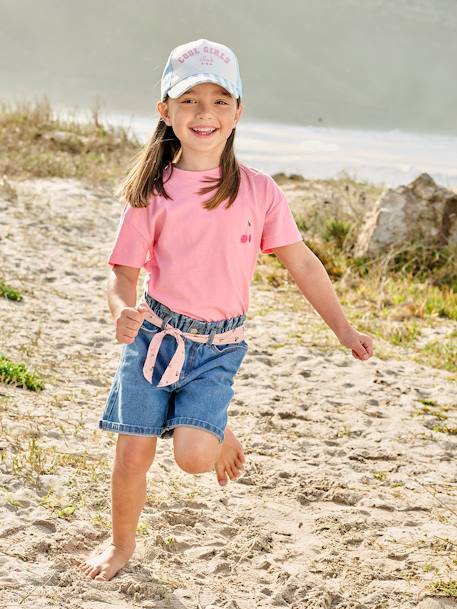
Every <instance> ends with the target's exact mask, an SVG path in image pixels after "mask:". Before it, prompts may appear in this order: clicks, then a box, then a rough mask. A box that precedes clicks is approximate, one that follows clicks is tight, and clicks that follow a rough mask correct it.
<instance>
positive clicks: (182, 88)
mask: <svg viewBox="0 0 457 609" xmlns="http://www.w3.org/2000/svg"><path fill="white" fill-rule="evenodd" d="M204 82H212V83H214V84H215V85H220V86H221V87H223V88H224V89H226V90H227V91H228V92H229V93H230V95H232V96H233V97H234V98H235V99H238V97H239V95H238V92H237V91H236V90H235V88H234V87H233V85H231V84H230V83H229V82H228V81H226V80H225V79H221V78H218V77H217V76H214V75H212V74H210V75H209V76H208V75H205V74H196V75H194V76H189V77H188V78H185V79H184V80H182V81H181V82H180V83H178V84H177V85H175V86H174V87H172V88H171V89H170V90H169V91H168V97H172V98H173V99H176V98H177V97H179V96H180V95H182V94H183V93H185V92H186V91H188V90H189V89H191V88H192V87H193V86H194V85H199V84H201V83H204Z"/></svg>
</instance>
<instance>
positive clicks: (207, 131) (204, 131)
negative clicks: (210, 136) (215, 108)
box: [192, 127, 216, 133]
mask: <svg viewBox="0 0 457 609" xmlns="http://www.w3.org/2000/svg"><path fill="white" fill-rule="evenodd" d="M192 130H193V131H197V132H198V133H212V132H213V131H216V129H198V128H195V127H192Z"/></svg>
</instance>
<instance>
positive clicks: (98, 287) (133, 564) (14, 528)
mask: <svg viewBox="0 0 457 609" xmlns="http://www.w3.org/2000/svg"><path fill="white" fill-rule="evenodd" d="M9 183H10V184H11V186H12V191H11V193H10V194H9V195H8V193H6V192H5V191H4V192H3V193H2V194H1V196H0V250H1V256H2V274H3V276H4V278H5V280H7V282H8V284H10V285H12V286H13V287H16V288H17V289H20V290H21V292H22V293H23V300H22V301H20V302H14V301H11V300H8V299H6V298H1V299H0V324H1V349H0V352H1V353H3V354H5V355H7V356H8V357H9V358H11V359H12V360H14V361H16V362H25V363H26V364H27V366H28V367H29V368H31V369H32V370H34V371H36V372H37V373H39V374H40V375H41V376H42V377H43V379H44V382H45V388H44V390H43V391H37V392H33V391H28V390H26V389H22V388H17V387H14V386H12V385H5V384H2V385H0V408H1V420H2V427H1V438H0V448H1V454H2V461H1V466H0V485H1V493H0V498H1V499H0V500H1V513H2V518H1V524H0V607H4V608H5V609H6V608H8V609H19V608H21V609H29V608H32V607H33V608H35V609H36V608H40V609H41V608H43V609H44V608H46V609H47V608H51V607H62V608H66V609H73V608H74V609H76V608H77V609H105V608H107V607H113V608H116V609H127V608H129V609H131V608H133V607H143V608H154V609H165V608H169V609H254V608H256V609H257V608H258V609H273V608H284V609H285V608H288V609H393V608H395V609H396V608H399V609H412V608H415V607H420V608H421V609H450V608H451V607H457V602H456V598H445V596H446V594H448V592H449V591H446V589H445V586H444V585H441V587H440V584H439V582H444V581H446V582H452V581H453V582H456V580H457V493H456V489H457V468H456V464H455V456H456V449H457V435H456V434H455V433H443V432H440V431H436V429H435V428H436V423H437V421H439V416H438V417H437V414H436V412H437V411H439V412H442V413H443V412H444V413H445V416H446V425H447V426H448V427H449V428H454V429H455V428H456V426H457V409H456V387H457V385H456V383H455V380H453V379H452V378H451V377H452V375H451V373H449V372H446V371H444V370H438V369H436V368H428V367H426V366H424V365H420V364H418V363H415V362H414V361H412V360H411V359H408V358H405V357H403V358H400V357H399V358H398V359H380V358H379V357H377V356H376V355H375V357H373V358H372V359H370V360H369V361H368V362H361V361H357V360H355V359H354V358H353V357H352V355H351V353H350V352H349V351H348V350H346V349H344V348H342V347H341V346H340V345H339V344H338V341H337V339H336V337H335V336H334V335H333V334H332V333H331V331H330V330H329V329H327V330H325V328H324V329H323V328H322V325H323V322H322V321H321V320H320V319H319V318H318V316H317V314H316V313H315V312H313V310H312V309H311V307H310V306H309V304H308V303H306V302H305V301H304V299H303V297H302V296H301V295H300V294H299V293H298V291H297V290H293V289H291V290H290V294H289V295H285V294H284V292H283V291H282V290H274V289H273V288H267V287H261V286H259V285H253V286H252V289H251V306H250V309H249V311H248V319H247V324H246V328H247V342H248V343H249V351H248V353H247V355H246V357H245V360H244V362H243V365H242V368H241V369H240V371H239V373H238V375H237V377H236V379H235V383H234V389H235V397H234V399H233V401H232V403H231V405H230V409H229V420H230V424H231V427H232V429H233V430H234V432H235V433H236V435H237V436H238V437H239V439H240V441H241V442H242V444H243V447H244V451H245V456H246V468H245V470H244V472H243V473H242V475H241V477H240V478H239V479H238V480H237V481H234V482H229V483H228V485H227V486H226V487H225V488H222V487H220V486H219V485H218V483H217V481H216V476H215V473H214V472H209V473H205V474H201V475H195V476H194V475H189V474H186V473H184V472H183V471H182V470H180V469H179V467H178V466H177V465H176V464H175V462H174V459H173V452H172V442H171V440H170V439H166V440H159V441H158V448H157V456H156V459H155V461H154V464H153V466H152V467H151V470H150V472H149V475H148V500H147V504H146V506H145V510H144V512H143V514H142V517H141V519H140V525H139V531H138V545H137V550H136V553H135V555H134V557H133V558H132V559H131V560H130V562H129V563H128V565H127V566H126V567H125V568H124V569H123V570H122V571H121V572H120V573H119V574H118V575H117V576H116V577H115V578H113V579H112V580H111V581H110V582H108V583H103V582H99V581H94V580H91V579H89V578H86V577H85V576H84V575H83V574H82V573H81V572H79V571H78V570H77V568H76V560H77V559H81V558H84V557H86V556H87V555H88V554H89V553H95V552H96V551H97V550H99V549H100V548H102V547H103V546H104V544H105V543H106V541H107V540H108V539H109V537H110V530H109V528H110V512H109V509H110V501H109V492H110V468H111V462H112V456H113V452H114V447H115V439H116V436H115V434H111V433H107V432H103V431H100V430H99V429H98V426H97V423H98V418H99V416H100V414H101V412H102V410H103V407H104V403H105V399H106V396H107V394H108V391H109V386H110V383H111V378H112V375H113V374H114V372H115V369H116V366H117V361H118V355H119V353H120V348H121V347H120V345H119V344H117V343H116V341H115V339H114V330H113V324H112V321H111V316H110V314H109V311H108V306H107V303H106V295H105V291H106V279H107V274H108V266H107V264H106V257H107V253H108V252H109V249H110V246H111V243H112V240H113V236H114V234H115V230H116V227H117V223H118V218H119V214H120V210H121V204H120V202H119V201H117V200H115V199H114V198H113V197H112V196H111V195H110V193H109V192H107V191H106V192H105V191H103V190H101V189H100V190H89V189H88V188H87V187H85V186H83V185H82V184H81V183H80V182H79V181H77V180H72V179H60V178H50V179H34V180H24V181H13V180H11V181H10V182H9ZM13 191H14V192H13ZM139 286H141V281H140V283H139ZM443 324H444V326H446V328H449V327H453V328H454V329H455V325H456V324H455V322H451V321H449V320H447V321H443ZM446 324H447V325H446ZM437 332H439V329H438V330H437ZM400 351H401V349H400V348H399V353H400ZM375 354H376V346H375ZM427 404H432V405H434V406H433V409H434V411H433V409H431V408H426V406H427ZM431 410H432V412H431ZM455 585H456V589H455V594H454V596H457V584H455ZM449 596H451V595H450V594H449Z"/></svg>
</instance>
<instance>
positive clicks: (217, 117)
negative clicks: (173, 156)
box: [157, 82, 243, 167]
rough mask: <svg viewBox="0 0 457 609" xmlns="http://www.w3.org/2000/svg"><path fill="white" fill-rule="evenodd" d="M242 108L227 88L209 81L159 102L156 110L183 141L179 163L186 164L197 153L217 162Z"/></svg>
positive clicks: (203, 157) (203, 160) (201, 156)
mask: <svg viewBox="0 0 457 609" xmlns="http://www.w3.org/2000/svg"><path fill="white" fill-rule="evenodd" d="M242 110H243V106H242V104H241V103H240V106H239V108H238V107H237V101H236V99H235V98H234V97H232V96H231V95H230V93H229V92H228V91H226V89H224V88H223V87H221V86H219V85H217V84H215V83H206V82H205V83H201V84H199V85H195V86H193V87H192V89H189V90H188V91H186V92H185V93H183V95H181V97H177V98H176V99H173V98H168V100H167V101H166V102H157V111H158V112H159V114H160V115H161V117H162V119H163V120H164V121H165V123H166V124H167V125H169V126H171V127H172V128H173V131H174V133H175V135H176V137H177V138H178V139H179V141H180V142H181V147H182V157H181V160H180V164H186V165H189V159H191V158H196V154H198V155H199V157H200V158H201V160H202V162H203V163H205V162H206V163H208V162H209V163H212V164H211V167H212V166H214V165H218V164H219V161H220V156H221V154H222V151H223V150H224V146H225V144H226V142H227V139H228V137H229V136H230V134H231V133H232V130H233V128H234V127H235V125H236V123H237V121H238V119H239V118H240V116H241V113H242Z"/></svg>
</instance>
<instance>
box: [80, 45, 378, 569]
mask: <svg viewBox="0 0 457 609" xmlns="http://www.w3.org/2000/svg"><path fill="white" fill-rule="evenodd" d="M241 92H242V90H241V79H240V73H239V68H238V61H237V58H236V56H235V54H234V53H233V51H232V50H231V49H229V48H228V47H226V46H224V45H222V44H219V43H216V42H211V41H209V40H204V39H201V40H196V41H194V42H190V43H188V44H184V45H182V46H178V47H176V48H175V49H173V50H172V52H171V54H170V56H169V58H168V62H167V64H166V66H165V69H164V72H163V75H162V80H161V100H160V101H159V102H157V111H158V112H159V114H160V120H159V122H158V124H157V127H156V130H155V132H154V134H153V135H152V138H151V139H150V141H149V142H148V144H147V145H146V146H145V147H144V149H143V150H142V151H141V153H140V155H139V157H138V158H137V160H136V162H135V164H134V166H133V168H132V170H131V171H130V173H129V175H128V176H127V178H126V179H125V181H124V183H123V184H122V185H121V187H120V189H119V191H118V192H117V193H116V194H118V195H119V196H120V197H121V198H122V199H123V200H124V201H125V206H124V209H123V211H122V214H121V219H120V223H119V228H118V232H117V236H116V239H115V242H114V246H113V249H112V251H111V254H110V256H109V259H108V262H109V264H110V265H111V266H112V270H111V273H110V278H109V282H108V302H109V307H110V311H111V313H112V316H113V319H114V323H115V329H116V338H117V340H118V341H119V342H120V343H123V348H122V354H121V357H120V361H119V365H118V369H117V372H116V374H115V376H114V378H113V382H112V386H111V390H110V393H109V396H108V399H107V402H106V405H105V409H104V412H103V415H102V418H101V420H100V422H99V426H100V428H101V429H105V430H108V431H112V432H117V434H118V436H117V445H116V455H115V461H114V465H113V472H112V540H111V543H110V545H109V546H108V547H107V548H106V549H105V550H104V551H103V552H102V553H101V554H99V555H98V556H95V557H92V558H88V559H87V560H85V561H82V562H81V563H80V565H79V568H80V569H81V570H82V571H83V572H84V573H86V574H87V575H88V576H90V577H92V578H95V579H97V580H109V579H111V578H112V577H113V576H114V575H115V574H116V573H117V572H118V571H119V569H121V568H122V567H123V566H124V565H125V564H126V563H127V561H128V560H129V558H130V557H131V555H132V554H133V552H134V549H135V533H136V527H137V524H138V519H139V517H140V514H141V511H142V509H143V506H144V502H145V498H146V473H147V471H148V470H149V468H150V466H151V464H152V462H153V460H154V456H155V451H156V444H157V438H158V437H161V438H166V437H172V439H173V450H174V457H175V460H176V463H177V464H178V466H179V467H180V468H182V469H183V470H184V471H185V472H189V473H192V474H199V473H202V472H208V471H211V470H213V469H215V470H216V473H217V477H218V480H219V483H220V484H222V485H223V484H224V483H226V482H227V475H228V477H229V478H230V479H231V480H234V479H236V478H237V476H238V475H239V471H240V469H242V468H243V463H244V455H243V451H242V447H241V445H240V443H239V442H238V440H237V439H236V437H235V436H234V434H233V432H232V431H231V430H230V429H229V428H228V427H227V408H228V405H229V403H230V400H231V398H232V396H233V389H232V385H233V380H234V377H235V375H236V373H237V371H238V369H239V367H240V365H241V363H242V361H243V358H244V357H245V355H246V352H247V350H248V344H247V342H246V340H245V334H244V322H245V319H246V312H247V310H248V305H249V286H250V282H251V279H252V276H253V273H254V270H255V266H256V262H257V258H258V253H259V251H261V252H262V253H272V252H273V253H275V254H276V255H277V256H278V258H279V259H280V260H281V262H282V263H283V264H284V266H285V267H286V268H287V269H288V270H289V271H290V273H291V275H292V277H293V278H294V280H295V281H296V283H297V285H298V287H299V289H300V290H301V292H302V293H303V295H304V296H305V297H306V298H307V299H308V300H309V302H310V303H311V304H312V305H313V307H314V308H315V309H316V311H317V312H318V313H319V314H320V315H321V317H322V318H323V319H324V321H325V322H326V323H327V324H328V325H329V327H330V328H331V329H332V330H333V331H334V333H335V334H336V336H337V337H338V339H339V341H340V343H341V344H343V345H344V346H346V347H348V348H349V349H351V350H352V355H353V356H354V357H355V358H358V359H361V360H366V359H368V358H369V357H370V356H371V355H372V353H373V351H372V339H371V338H370V337H368V336H365V335H363V334H360V333H358V332H357V331H356V330H355V329H354V328H353V327H351V325H350V324H349V323H348V321H347V320H346V318H345V316H344V313H343V311H342V309H341V306H340V304H339V302H338V300H337V297H336V294H335V291H334V289H333V287H332V285H331V282H330V280H329V277H328V275H327V273H326V271H325V269H324V267H323V265H322V264H321V263H320V261H319V260H318V258H317V257H316V256H315V255H314V254H313V253H312V252H311V250H310V249H309V248H308V247H307V246H306V245H305V244H304V243H303V240H302V237H301V234H300V231H299V230H298V228H297V226H296V224H295V221H294V218H293V215H292V213H291V211H290V209H289V206H288V203H287V201H286V198H285V196H284V194H283V192H282V191H281V190H280V189H279V187H278V186H277V185H276V183H275V182H274V180H273V179H272V178H271V177H270V176H268V175H267V174H265V173H263V172H261V171H259V170H257V169H254V168H252V167H249V166H247V165H243V164H240V163H238V161H237V160H236V158H235V154H234V146H233V143H234V138H235V127H236V125H237V123H238V121H239V119H240V116H241V113H242V109H243V106H242V104H241ZM141 268H144V269H145V270H146V272H147V275H146V279H145V284H144V296H143V298H142V300H141V301H140V302H139V303H138V304H137V300H136V299H137V294H136V290H137V280H138V276H139V271H140V269H141Z"/></svg>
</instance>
